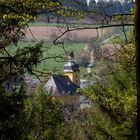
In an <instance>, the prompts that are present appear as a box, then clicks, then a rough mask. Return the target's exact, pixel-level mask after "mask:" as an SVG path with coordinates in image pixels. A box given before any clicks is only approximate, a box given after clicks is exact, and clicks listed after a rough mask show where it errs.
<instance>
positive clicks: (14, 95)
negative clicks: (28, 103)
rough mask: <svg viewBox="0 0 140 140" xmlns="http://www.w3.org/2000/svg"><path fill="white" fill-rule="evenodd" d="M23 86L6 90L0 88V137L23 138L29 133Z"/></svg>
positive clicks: (13, 139)
mask: <svg viewBox="0 0 140 140" xmlns="http://www.w3.org/2000/svg"><path fill="white" fill-rule="evenodd" d="M25 100H26V95H25V91H24V90H23V88H20V89H17V90H15V91H13V92H7V91H5V89H3V88H2V87H1V88H0V105H1V106H0V114H1V115H0V139H4V140H6V139H11V140H15V139H25V138H26V136H27V135H28V133H29V127H28V125H27V124H28V123H29V122H28V117H27V112H26V110H25V104H24V101H25Z"/></svg>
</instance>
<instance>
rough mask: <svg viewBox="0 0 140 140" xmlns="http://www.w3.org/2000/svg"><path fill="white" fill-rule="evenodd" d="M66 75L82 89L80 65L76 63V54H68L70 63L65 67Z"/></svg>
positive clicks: (71, 52)
mask: <svg viewBox="0 0 140 140" xmlns="http://www.w3.org/2000/svg"><path fill="white" fill-rule="evenodd" d="M64 75H66V76H68V77H69V78H70V79H71V81H72V82H73V83H75V84H76V85H77V86H79V87H80V70H79V65H78V64H77V63H76V62H75V61H74V53H73V51H70V52H69V53H68V62H67V63H66V64H65V65H64Z"/></svg>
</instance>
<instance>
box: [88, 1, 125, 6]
mask: <svg viewBox="0 0 140 140" xmlns="http://www.w3.org/2000/svg"><path fill="white" fill-rule="evenodd" d="M86 1H87V5H88V6H89V4H90V0H86ZM95 1H96V3H97V2H98V1H99V0H95ZM106 1H109V0H106ZM113 1H117V0H113ZM119 1H120V2H122V3H123V2H124V1H125V0H119Z"/></svg>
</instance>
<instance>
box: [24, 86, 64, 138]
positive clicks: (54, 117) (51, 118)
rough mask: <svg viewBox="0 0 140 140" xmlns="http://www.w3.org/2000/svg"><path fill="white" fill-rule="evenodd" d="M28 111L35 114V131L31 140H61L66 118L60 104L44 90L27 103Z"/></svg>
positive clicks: (32, 131) (31, 134) (39, 91)
mask: <svg viewBox="0 0 140 140" xmlns="http://www.w3.org/2000/svg"><path fill="white" fill-rule="evenodd" d="M27 110H29V112H33V117H32V122H34V124H33V129H32V130H31V133H30V135H29V139H40V140H41V139H48V140H52V139H54V140H55V139H60V137H62V136H63V135H62V134H63V132H62V130H63V127H64V116H63V111H62V107H61V105H60V103H59V102H58V101H57V99H55V98H54V97H52V96H51V95H49V94H47V93H45V92H44V91H43V90H40V89H39V90H38V91H37V92H36V93H35V95H33V96H31V97H30V98H29V99H28V101H27Z"/></svg>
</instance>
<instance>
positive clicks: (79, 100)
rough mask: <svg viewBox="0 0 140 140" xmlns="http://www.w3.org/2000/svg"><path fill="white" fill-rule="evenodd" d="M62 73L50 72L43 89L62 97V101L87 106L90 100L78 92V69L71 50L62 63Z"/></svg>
mask: <svg viewBox="0 0 140 140" xmlns="http://www.w3.org/2000/svg"><path fill="white" fill-rule="evenodd" d="M63 73H64V74H63V75H55V74H52V76H51V78H50V79H49V80H48V82H47V83H46V84H45V86H44V87H45V91H47V92H48V93H49V94H51V95H52V96H54V97H57V98H59V99H62V100H63V102H66V103H68V102H69V103H71V104H76V106H81V107H83V105H84V106H89V105H90V104H91V101H90V100H89V99H88V98H87V97H85V96H83V95H82V94H80V93H77V89H78V88H80V69H79V65H78V64H77V63H76V62H75V61H74V54H73V52H69V56H68V62H67V63H66V64H65V65H64V69H63Z"/></svg>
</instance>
